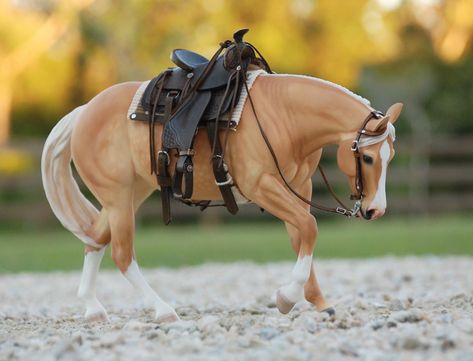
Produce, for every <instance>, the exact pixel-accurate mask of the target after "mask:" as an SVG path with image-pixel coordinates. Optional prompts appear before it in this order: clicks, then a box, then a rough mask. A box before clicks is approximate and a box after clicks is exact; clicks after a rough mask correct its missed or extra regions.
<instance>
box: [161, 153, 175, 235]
mask: <svg viewBox="0 0 473 361" xmlns="http://www.w3.org/2000/svg"><path fill="white" fill-rule="evenodd" d="M168 167H169V153H168V152H167V151H165V150H163V149H162V150H161V151H160V152H159V153H158V172H159V174H158V175H157V178H158V184H159V186H160V187H161V205H162V211H163V214H162V216H163V222H164V224H165V225H166V226H167V225H168V224H169V223H171V220H172V216H171V194H172V189H171V176H170V174H169V169H168Z"/></svg>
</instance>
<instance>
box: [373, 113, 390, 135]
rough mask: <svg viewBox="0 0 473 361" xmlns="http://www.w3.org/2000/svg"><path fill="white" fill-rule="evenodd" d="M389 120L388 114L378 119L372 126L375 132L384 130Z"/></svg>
mask: <svg viewBox="0 0 473 361" xmlns="http://www.w3.org/2000/svg"><path fill="white" fill-rule="evenodd" d="M390 121H391V116H390V115H389V114H386V115H385V116H384V117H382V118H381V119H380V120H379V122H378V124H376V126H375V127H374V131H375V132H381V131H383V132H384V131H385V130H386V128H387V126H388V123H389V122H390Z"/></svg>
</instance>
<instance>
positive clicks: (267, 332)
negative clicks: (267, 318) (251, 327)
mask: <svg viewBox="0 0 473 361" xmlns="http://www.w3.org/2000/svg"><path fill="white" fill-rule="evenodd" d="M280 333H281V332H280V331H279V330H278V329H277V328H274V327H264V328H262V329H261V330H260V331H259V332H258V334H259V336H260V337H261V338H264V339H265V340H268V341H269V340H272V339H273V338H275V337H276V336H279V334H280Z"/></svg>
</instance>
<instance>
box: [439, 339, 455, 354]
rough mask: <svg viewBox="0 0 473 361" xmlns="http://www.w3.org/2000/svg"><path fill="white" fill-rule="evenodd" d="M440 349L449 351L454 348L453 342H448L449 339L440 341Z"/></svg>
mask: <svg viewBox="0 0 473 361" xmlns="http://www.w3.org/2000/svg"><path fill="white" fill-rule="evenodd" d="M440 348H441V349H442V351H447V350H451V349H452V348H455V341H453V340H450V339H445V340H443V341H442V344H441V345H440Z"/></svg>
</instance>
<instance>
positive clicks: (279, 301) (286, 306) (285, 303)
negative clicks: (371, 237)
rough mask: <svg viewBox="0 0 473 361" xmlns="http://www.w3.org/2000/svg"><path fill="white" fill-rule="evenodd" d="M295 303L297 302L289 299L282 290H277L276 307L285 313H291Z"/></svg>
mask: <svg viewBox="0 0 473 361" xmlns="http://www.w3.org/2000/svg"><path fill="white" fill-rule="evenodd" d="M295 305H296V304H295V303H294V302H291V301H289V300H288V299H287V298H285V297H284V296H283V295H282V293H281V290H278V292H276V307H277V308H278V310H279V312H281V313H282V314H283V315H285V314H287V313H289V312H290V311H291V310H292V309H293V308H294V306H295Z"/></svg>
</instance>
